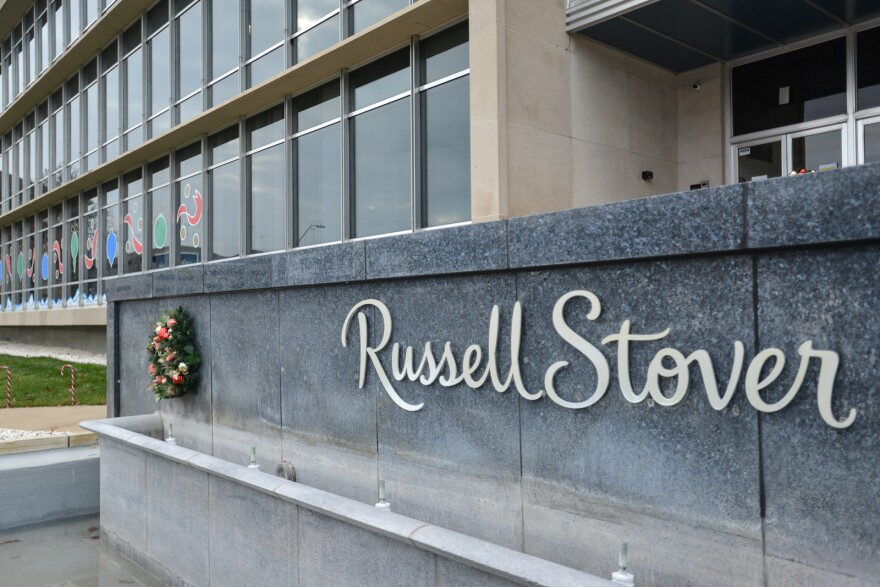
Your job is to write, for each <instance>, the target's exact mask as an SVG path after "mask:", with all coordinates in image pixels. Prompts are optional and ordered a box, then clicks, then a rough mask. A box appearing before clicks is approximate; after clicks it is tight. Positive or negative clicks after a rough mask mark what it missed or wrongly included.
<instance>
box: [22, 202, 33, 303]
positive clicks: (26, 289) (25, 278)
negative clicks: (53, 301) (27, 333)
mask: <svg viewBox="0 0 880 587" xmlns="http://www.w3.org/2000/svg"><path fill="white" fill-rule="evenodd" d="M23 224H24V235H25V236H24V243H23V245H22V253H23V257H22V260H23V264H22V266H21V269H22V270H23V275H22V290H23V292H22V293H23V298H24V299H23V303H24V304H25V306H26V307H27V308H28V309H29V310H33V309H34V305H35V304H34V290H35V288H36V272H35V270H36V266H35V265H36V260H37V235H36V233H35V232H34V228H35V221H34V217H33V216H31V217H29V218H26V219H25V221H24V223H23Z"/></svg>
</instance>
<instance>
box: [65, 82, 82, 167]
mask: <svg viewBox="0 0 880 587" xmlns="http://www.w3.org/2000/svg"><path fill="white" fill-rule="evenodd" d="M80 116H81V113H80V107H79V97H78V96H74V97H73V99H72V100H71V101H70V103H69V104H68V107H67V119H68V120H69V121H70V132H69V133H68V134H67V149H68V151H67V152H68V153H69V159H70V169H69V172H68V177H69V178H70V179H74V178H75V177H77V176H79V157H80V140H81V138H82V137H81V135H80V132H79V123H80Z"/></svg>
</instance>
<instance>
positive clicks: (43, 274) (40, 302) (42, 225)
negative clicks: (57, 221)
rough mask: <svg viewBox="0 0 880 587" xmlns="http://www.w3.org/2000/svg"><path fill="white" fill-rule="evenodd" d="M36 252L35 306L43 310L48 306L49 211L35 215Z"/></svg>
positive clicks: (34, 269)
mask: <svg viewBox="0 0 880 587" xmlns="http://www.w3.org/2000/svg"><path fill="white" fill-rule="evenodd" d="M37 218H38V220H37V222H38V224H37V240H36V250H35V252H36V254H35V255H34V257H35V259H34V260H33V269H32V270H33V273H34V281H35V282H36V287H37V296H36V301H37V304H36V307H37V308H39V309H41V310H44V309H48V308H49V276H50V275H51V273H50V271H51V266H50V264H49V211H48V210H44V211H43V212H40V214H39V215H38V216H37Z"/></svg>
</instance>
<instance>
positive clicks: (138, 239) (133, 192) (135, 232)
mask: <svg viewBox="0 0 880 587" xmlns="http://www.w3.org/2000/svg"><path fill="white" fill-rule="evenodd" d="M123 186H124V188H125V205H124V210H123V212H124V214H125V215H124V216H123V217H122V224H123V226H122V227H121V228H120V229H121V230H123V231H125V237H124V240H125V245H124V246H123V253H122V259H123V261H122V271H123V273H136V272H138V271H141V270H142V269H143V266H144V196H143V191H144V182H143V179H142V177H141V171H140V169H138V170H135V171H132V172H131V173H128V174H126V175H125V177H124V178H123Z"/></svg>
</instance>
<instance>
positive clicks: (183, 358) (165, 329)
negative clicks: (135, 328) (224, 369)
mask: <svg viewBox="0 0 880 587" xmlns="http://www.w3.org/2000/svg"><path fill="white" fill-rule="evenodd" d="M147 353H148V354H149V357H150V364H149V367H148V372H149V375H150V378H151V381H150V384H149V385H148V386H147V389H148V390H149V391H152V392H153V394H154V395H155V396H156V401H160V400H163V399H169V398H174V397H180V396H183V395H186V394H188V393H194V392H195V391H196V387H197V385H198V380H199V366H200V365H201V362H202V361H201V357H200V356H199V353H198V351H197V349H196V343H195V335H194V333H193V320H192V317H191V316H190V315H189V314H188V313H187V311H186V310H184V309H183V307H178V308H177V309H175V310H172V311H170V312H166V313H165V314H163V315H162V316H161V317H160V318H159V320H158V321H157V322H156V326H155V329H154V330H153V333H152V334H151V335H150V339H149V341H148V342H147Z"/></svg>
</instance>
